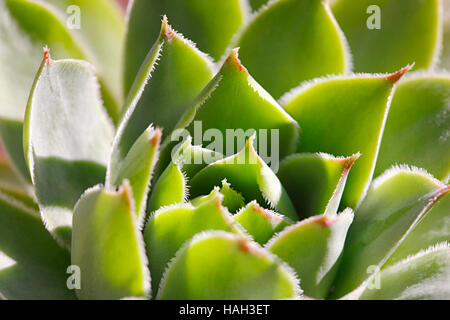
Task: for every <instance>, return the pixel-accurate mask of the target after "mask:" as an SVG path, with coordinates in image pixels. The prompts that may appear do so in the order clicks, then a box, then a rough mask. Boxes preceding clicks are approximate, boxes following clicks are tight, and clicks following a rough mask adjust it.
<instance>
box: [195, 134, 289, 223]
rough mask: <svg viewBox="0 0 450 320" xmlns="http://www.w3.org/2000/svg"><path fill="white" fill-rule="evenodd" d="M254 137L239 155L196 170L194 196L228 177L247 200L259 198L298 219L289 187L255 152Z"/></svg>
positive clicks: (258, 199) (262, 202) (271, 206)
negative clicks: (282, 182)
mask: <svg viewBox="0 0 450 320" xmlns="http://www.w3.org/2000/svg"><path fill="white" fill-rule="evenodd" d="M254 140H255V135H253V136H252V137H251V138H250V139H248V140H247V143H246V145H245V147H244V148H243V149H242V150H241V151H240V152H239V153H237V154H236V155H233V156H231V157H228V158H225V159H223V160H219V161H216V162H214V163H212V164H210V165H208V166H207V167H205V168H204V169H202V170H201V171H200V172H199V173H197V174H196V175H195V176H194V177H193V178H192V180H191V183H190V186H191V189H190V192H191V196H192V197H195V196H199V195H202V194H207V193H208V190H211V189H212V188H214V186H218V185H220V184H221V181H222V180H223V179H225V178H226V179H227V181H228V182H229V183H230V184H231V185H232V186H233V188H234V189H235V190H236V191H238V192H240V193H241V194H242V196H243V197H244V198H245V201H246V202H250V201H253V200H256V201H257V202H258V203H260V204H263V205H265V206H267V207H269V208H274V209H276V210H277V211H278V212H280V213H282V214H284V215H285V216H287V217H289V218H290V219H292V220H297V214H296V212H295V209H294V206H293V205H292V202H291V200H290V199H289V196H288V194H287V192H286V190H285V189H284V187H283V186H282V185H281V183H280V181H279V180H278V178H277V176H276V175H275V173H273V171H272V170H271V169H270V168H269V167H268V166H267V164H266V163H265V162H264V161H263V160H262V159H261V158H260V157H259V156H258V154H257V153H256V151H255V149H254V147H253V142H254Z"/></svg>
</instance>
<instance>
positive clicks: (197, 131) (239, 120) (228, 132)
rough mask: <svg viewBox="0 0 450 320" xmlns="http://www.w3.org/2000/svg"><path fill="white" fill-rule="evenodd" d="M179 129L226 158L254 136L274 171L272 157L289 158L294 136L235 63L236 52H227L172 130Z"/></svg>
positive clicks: (289, 123)
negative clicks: (220, 66)
mask: <svg viewBox="0 0 450 320" xmlns="http://www.w3.org/2000/svg"><path fill="white" fill-rule="evenodd" d="M218 114H220V117H218ZM184 127H186V129H187V130H188V131H189V133H190V134H191V136H192V137H193V140H194V143H195V144H197V143H196V141H198V140H200V141H202V140H203V139H205V140H210V141H211V140H214V141H212V143H211V144H210V146H206V148H207V149H215V151H218V152H221V153H223V154H225V155H227V156H230V155H232V154H234V153H236V152H238V151H239V150H240V149H241V148H242V147H243V146H244V143H245V138H248V137H249V136H250V135H251V134H252V133H253V131H256V132H257V133H258V137H259V138H260V139H259V140H261V141H260V143H259V149H265V150H264V151H265V153H266V154H265V156H264V157H263V158H264V160H265V161H266V162H271V163H270V164H271V167H272V168H274V170H275V171H276V170H277V169H278V159H277V158H278V157H277V156H279V157H281V158H283V157H285V156H287V155H288V154H290V153H292V151H293V150H294V148H295V145H296V143H297V140H298V131H299V128H298V124H297V123H296V122H295V121H294V120H293V119H292V118H291V117H290V116H289V115H288V114H287V113H286V112H285V111H284V110H283V108H281V107H280V105H279V104H278V103H277V102H276V101H275V100H274V99H273V98H272V97H271V96H270V95H269V94H268V93H267V92H266V91H265V90H264V89H263V88H262V87H261V86H260V85H259V84H258V83H257V82H256V81H255V80H254V79H253V78H252V77H251V76H250V74H249V73H248V71H247V69H246V68H245V67H244V66H243V65H242V64H241V62H240V61H239V59H238V49H234V50H233V51H232V52H231V54H230V55H229V57H228V58H227V59H226V61H225V63H224V64H223V66H222V68H221V70H220V71H219V72H218V74H217V75H216V76H215V77H214V79H213V80H211V82H210V83H209V84H208V85H207V86H206V88H205V89H204V90H203V92H202V93H201V94H200V95H199V96H198V97H197V99H196V101H195V102H194V104H193V106H192V108H191V109H189V110H188V111H187V112H186V113H185V115H184V116H183V117H182V119H181V120H180V122H179V123H178V125H177V128H184ZM209 129H211V130H209ZM208 131H209V133H210V134H211V136H209V135H208V133H207V132H208ZM176 134H177V132H174V135H176ZM219 135H220V138H218V137H217V136H219ZM173 138H174V137H172V139H173ZM235 140H237V143H235ZM269 150H270V152H269Z"/></svg>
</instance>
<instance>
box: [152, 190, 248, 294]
mask: <svg viewBox="0 0 450 320" xmlns="http://www.w3.org/2000/svg"><path fill="white" fill-rule="evenodd" d="M222 199H223V196H222V195H221V194H220V193H214V194H213V196H212V197H210V199H209V200H208V201H205V202H203V203H201V204H200V205H199V206H192V205H190V204H179V205H174V206H169V207H165V208H162V209H161V210H158V211H156V212H155V213H154V214H153V215H152V216H150V219H149V220H148V223H147V226H146V227H145V231H144V239H145V243H146V244H147V256H148V259H149V266H150V272H151V273H152V287H153V288H158V286H159V282H160V280H161V277H162V276H163V273H164V270H165V268H166V266H167V264H168V263H169V261H170V259H172V258H173V257H175V254H176V252H177V251H178V249H180V248H181V246H182V245H183V244H184V243H185V242H186V241H187V240H189V239H191V238H192V237H193V236H194V235H195V234H196V233H199V232H201V231H206V230H225V231H229V232H235V233H238V234H239V233H241V232H240V230H239V229H237V228H236V227H235V226H234V225H233V220H232V219H231V216H230V213H229V212H228V211H227V210H226V209H225V208H224V207H223V206H222Z"/></svg>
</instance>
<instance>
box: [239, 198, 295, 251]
mask: <svg viewBox="0 0 450 320" xmlns="http://www.w3.org/2000/svg"><path fill="white" fill-rule="evenodd" d="M233 219H234V221H237V222H239V224H240V225H241V226H242V227H243V228H244V229H245V230H246V231H247V232H248V233H249V234H250V235H251V236H252V237H253V239H254V240H255V241H256V242H257V243H259V244H260V245H264V244H265V243H266V242H267V241H269V239H270V238H272V236H273V235H274V234H275V233H277V232H280V231H281V230H283V229H284V228H286V227H287V226H289V225H291V220H290V219H288V218H286V217H284V216H283V215H281V214H278V213H276V212H274V211H271V210H267V209H265V208H263V207H260V206H259V204H258V203H257V202H256V201H252V202H250V203H249V204H248V205H247V206H245V207H244V208H242V209H241V210H240V211H239V212H238V213H236V214H235V215H234V216H233Z"/></svg>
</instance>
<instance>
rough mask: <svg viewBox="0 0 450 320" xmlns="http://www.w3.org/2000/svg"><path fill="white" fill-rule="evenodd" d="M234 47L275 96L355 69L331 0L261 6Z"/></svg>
mask: <svg viewBox="0 0 450 320" xmlns="http://www.w3.org/2000/svg"><path fill="white" fill-rule="evenodd" d="M234 46H237V47H240V48H241V57H242V58H241V59H242V62H243V64H244V65H245V66H247V68H248V69H249V71H250V73H251V74H252V75H253V76H254V77H255V79H256V81H258V82H259V83H260V84H261V85H262V86H263V87H264V88H265V89H266V90H267V91H269V92H270V93H271V94H272V95H273V96H274V97H275V98H279V97H281V95H282V94H284V93H285V92H286V91H288V90H290V89H291V88H294V87H296V86H298V85H299V84H300V83H301V82H303V81H305V80H310V79H313V78H316V77H320V76H324V75H327V74H341V73H344V72H347V71H349V70H350V69H351V57H350V53H349V52H348V50H347V46H346V40H345V38H344V36H343V34H342V32H341V31H340V29H339V26H338V24H337V23H336V21H335V19H334V17H333V14H332V13H331V10H330V9H329V6H328V3H327V1H322V0H275V1H271V2H270V3H269V5H268V6H265V7H263V8H262V9H261V10H259V11H258V13H257V14H256V16H255V17H254V18H253V19H252V21H251V22H250V23H249V24H248V25H247V26H246V27H245V28H244V30H242V31H241V33H240V35H239V36H238V40H237V41H236V42H235V44H234Z"/></svg>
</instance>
